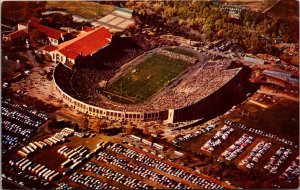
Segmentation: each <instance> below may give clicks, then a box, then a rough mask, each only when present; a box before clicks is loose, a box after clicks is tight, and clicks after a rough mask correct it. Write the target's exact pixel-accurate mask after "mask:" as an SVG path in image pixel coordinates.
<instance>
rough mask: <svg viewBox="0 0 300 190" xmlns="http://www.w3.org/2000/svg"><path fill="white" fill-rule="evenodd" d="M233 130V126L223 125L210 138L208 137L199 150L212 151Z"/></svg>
mask: <svg viewBox="0 0 300 190" xmlns="http://www.w3.org/2000/svg"><path fill="white" fill-rule="evenodd" d="M233 131H234V129H233V128H231V127H229V126H227V125H224V126H223V127H222V128H221V129H220V130H219V131H218V132H217V133H216V134H215V135H214V136H213V137H212V138H211V139H209V140H208V141H207V142H206V143H205V144H204V145H203V146H202V147H201V150H204V151H207V152H212V151H214V150H215V149H216V147H218V146H220V145H221V144H222V143H223V142H224V141H225V140H226V139H227V138H228V137H229V135H230V134H231V133H232V132H233Z"/></svg>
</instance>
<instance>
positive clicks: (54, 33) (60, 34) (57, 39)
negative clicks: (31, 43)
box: [28, 17, 67, 46]
mask: <svg viewBox="0 0 300 190" xmlns="http://www.w3.org/2000/svg"><path fill="white" fill-rule="evenodd" d="M40 21H41V20H40V19H38V18H35V17H32V18H30V20H29V23H28V24H29V27H32V28H34V29H37V30H38V31H40V32H41V33H44V34H46V35H47V37H48V39H49V43H50V45H52V46H58V44H60V43H62V42H64V41H65V39H64V38H65V35H66V34H67V33H66V32H64V31H61V30H57V29H54V28H50V27H48V26H45V25H42V24H40Z"/></svg>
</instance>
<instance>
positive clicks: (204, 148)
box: [178, 120, 299, 184]
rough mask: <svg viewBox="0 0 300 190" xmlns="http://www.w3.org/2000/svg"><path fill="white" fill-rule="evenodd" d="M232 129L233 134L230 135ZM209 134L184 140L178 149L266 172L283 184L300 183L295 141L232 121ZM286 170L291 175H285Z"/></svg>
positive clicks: (297, 151)
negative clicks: (296, 178) (297, 177)
mask: <svg viewBox="0 0 300 190" xmlns="http://www.w3.org/2000/svg"><path fill="white" fill-rule="evenodd" d="M231 128H232V131H233V132H231V133H230V134H227V133H228V131H229V129H231ZM205 134H206V135H199V136H197V137H195V138H189V139H187V140H186V141H182V142H180V143H178V146H179V147H182V148H187V149H189V150H191V151H193V152H198V153H201V154H206V155H208V156H212V157H214V158H216V159H217V160H218V161H219V162H230V163H233V164H234V165H236V166H237V167H238V168H239V169H241V170H255V171H258V172H260V173H261V172H263V173H265V174H266V175H270V176H273V177H276V178H277V179H281V180H282V181H278V183H279V184H283V183H285V184H287V183H288V184H293V183H294V184H295V183H297V180H295V176H299V167H296V166H295V163H297V161H298V160H297V158H296V157H297V156H298V153H299V150H298V147H297V145H296V144H294V143H292V142H291V141H289V140H287V139H283V138H277V136H276V135H274V134H272V133H266V132H264V131H262V130H258V129H252V128H251V127H249V126H245V125H242V124H240V123H236V122H232V121H228V120H226V121H225V123H224V121H220V122H218V126H217V127H216V128H214V129H213V130H212V131H210V132H208V133H205ZM293 163H294V164H293ZM288 167H290V168H289V169H288ZM285 170H287V171H288V172H287V173H289V174H287V173H286V174H284V172H285ZM286 175H287V176H288V177H287V176H286Z"/></svg>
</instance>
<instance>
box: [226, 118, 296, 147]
mask: <svg viewBox="0 0 300 190" xmlns="http://www.w3.org/2000/svg"><path fill="white" fill-rule="evenodd" d="M224 123H225V124H226V125H230V126H235V127H239V128H241V129H244V130H246V131H249V132H252V133H256V134H259V135H262V136H265V137H269V138H272V139H276V140H278V141H280V142H283V143H285V144H287V145H291V146H294V147H295V148H298V147H299V145H298V144H297V143H293V142H292V141H290V140H287V139H285V138H280V137H278V136H277V135H274V134H271V133H266V132H264V131H262V130H260V129H253V128H251V127H247V126H246V125H244V124H241V123H238V122H235V121H230V120H225V122H224Z"/></svg>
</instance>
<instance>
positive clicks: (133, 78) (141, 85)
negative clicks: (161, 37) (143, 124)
mask: <svg viewBox="0 0 300 190" xmlns="http://www.w3.org/2000/svg"><path fill="white" fill-rule="evenodd" d="M189 66H190V64H189V63H187V62H184V61H181V60H176V59H172V58H170V57H168V56H165V55H161V54H158V53H154V54H152V55H151V56H150V57H148V58H146V59H145V60H144V61H142V62H141V63H139V64H138V65H137V66H135V67H134V68H133V69H131V70H129V71H127V72H126V73H124V74H123V75H121V77H120V78H118V79H117V80H116V81H114V82H113V83H112V84H110V85H108V86H107V87H106V89H105V91H104V93H105V94H106V96H107V97H108V98H110V99H111V100H113V101H116V102H119V103H138V102H142V101H145V100H147V99H148V98H150V97H151V96H153V95H154V94H155V93H156V92H158V91H159V90H160V89H162V88H163V87H164V86H166V85H167V84H168V83H169V82H171V81H172V80H174V79H175V78H177V77H178V76H179V75H181V74H182V73H183V72H184V71H186V70H187V69H188V68H189Z"/></svg>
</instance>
